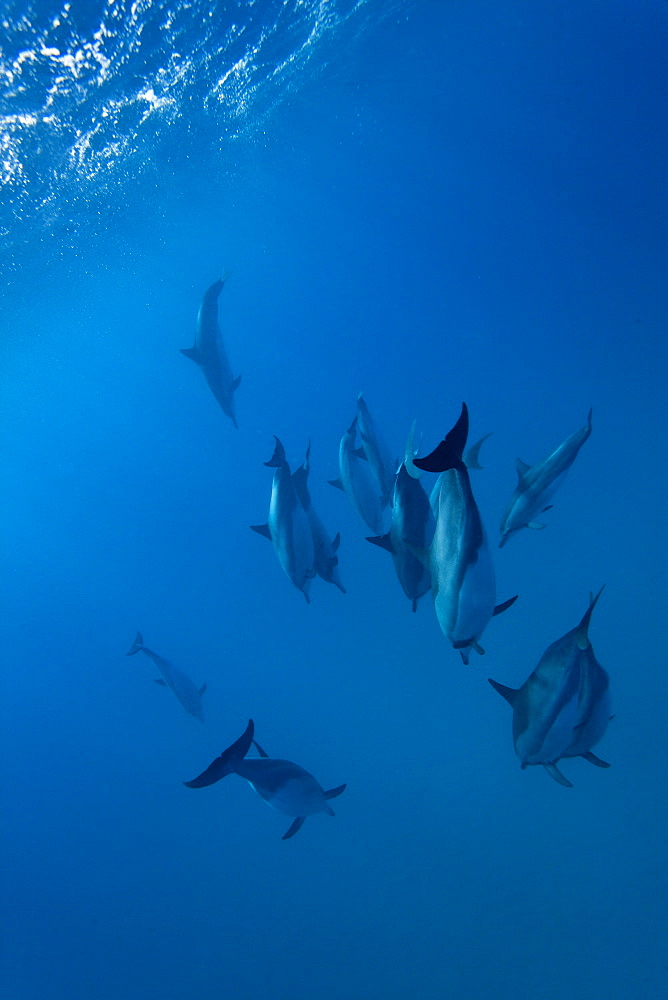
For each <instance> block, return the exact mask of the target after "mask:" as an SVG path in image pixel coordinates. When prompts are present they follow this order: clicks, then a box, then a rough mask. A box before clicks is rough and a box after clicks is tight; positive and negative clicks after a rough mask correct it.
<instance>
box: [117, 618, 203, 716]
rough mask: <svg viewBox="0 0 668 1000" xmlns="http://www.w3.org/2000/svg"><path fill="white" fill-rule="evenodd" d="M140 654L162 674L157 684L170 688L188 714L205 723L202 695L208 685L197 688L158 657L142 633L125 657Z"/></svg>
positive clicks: (172, 665) (175, 668)
mask: <svg viewBox="0 0 668 1000" xmlns="http://www.w3.org/2000/svg"><path fill="white" fill-rule="evenodd" d="M140 652H141V653H144V654H145V655H146V656H148V658H149V660H152V661H153V663H154V664H155V665H156V667H157V668H158V670H159V671H160V673H161V674H162V676H161V677H159V678H157V679H156V684H161V685H164V686H165V687H168V688H169V690H170V691H171V692H172V694H173V695H174V697H175V698H176V700H177V701H179V702H181V704H182V705H183V707H184V708H185V710H186V712H189V713H190V715H194V716H195V718H196V719H199V720H200V722H204V712H203V710H202V695H203V694H204V692H205V691H206V684H202V686H201V687H200V688H198V687H196V685H195V684H193V682H192V681H191V680H190V678H189V677H188V676H187V674H184V672H183V671H182V670H180V669H179V667H177V666H175V665H174V664H173V663H170V662H169V660H165V659H163V658H162V656H158V654H157V653H154V652H153V650H152V649H149V648H148V647H147V646H145V645H144V639H143V636H142V634H141V632H137V635H136V637H135V641H134V642H133V643H132V645H131V646H130V648H129V650H128V651H127V653H126V654H125V655H126V656H134V655H135V654H136V653H140Z"/></svg>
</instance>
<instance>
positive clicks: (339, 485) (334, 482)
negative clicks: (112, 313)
mask: <svg viewBox="0 0 668 1000" xmlns="http://www.w3.org/2000/svg"><path fill="white" fill-rule="evenodd" d="M327 482H328V483H329V485H330V486H336V488H337V490H342V489H343V483H342V482H341V480H340V479H328V480H327Z"/></svg>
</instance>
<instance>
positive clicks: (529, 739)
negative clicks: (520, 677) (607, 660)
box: [489, 588, 611, 787]
mask: <svg viewBox="0 0 668 1000" xmlns="http://www.w3.org/2000/svg"><path fill="white" fill-rule="evenodd" d="M601 591H602V588H601ZM601 591H599V592H598V594H597V595H596V597H592V598H591V600H590V603H589V607H588V608H587V611H586V612H585V614H584V616H583V617H582V619H581V621H580V622H579V624H578V625H577V626H576V627H575V628H574V629H571V631H570V632H567V633H566V635H564V636H562V637H561V638H560V639H557V641H556V642H553V643H552V644H551V645H550V646H548V648H547V649H546V650H545V652H544V653H543V655H542V657H541V658H540V661H539V662H538V665H537V666H536V668H535V670H534V671H533V672H532V674H531V675H530V676H529V677H528V678H527V680H526V681H525V682H524V684H523V685H522V686H521V687H520V688H517V689H515V688H509V687H506V686H505V685H504V684H499V683H498V682H497V681H494V680H492V679H491V678H490V681H489V683H490V684H491V685H492V687H493V688H494V689H495V690H496V691H498V693H499V694H500V695H501V696H502V697H503V698H505V700H506V701H507V702H508V703H509V705H510V706H511V708H512V709H513V743H514V745H515V752H516V754H517V756H518V758H519V759H520V762H521V765H522V767H523V768H524V767H526V766H527V765H531V764H542V766H543V767H544V768H545V769H546V771H547V772H548V774H550V775H551V777H552V778H554V780H555V781H557V782H558V783H559V784H561V785H565V786H567V787H571V782H570V781H569V780H568V779H567V778H566V777H564V775H563V774H562V773H561V771H560V770H559V768H558V767H557V763H558V762H559V760H560V759H561V758H562V757H584V758H585V760H588V761H589V762H590V763H592V764H596V765H597V766H598V767H609V764H607V763H605V761H602V760H600V758H598V757H596V756H595V754H593V753H592V748H593V747H594V746H596V744H597V743H598V742H599V741H600V740H601V739H602V737H603V735H604V734H605V731H606V728H607V725H608V722H609V720H610V717H611V716H610V691H609V686H610V685H609V678H608V674H607V672H606V671H605V670H604V669H603V667H602V666H601V665H600V663H598V661H597V660H596V657H595V655H594V651H593V649H592V646H591V642H590V641H589V634H588V630H589V623H590V621H591V615H592V612H593V610H594V607H595V605H596V602H597V601H598V599H599V597H600V595H601Z"/></svg>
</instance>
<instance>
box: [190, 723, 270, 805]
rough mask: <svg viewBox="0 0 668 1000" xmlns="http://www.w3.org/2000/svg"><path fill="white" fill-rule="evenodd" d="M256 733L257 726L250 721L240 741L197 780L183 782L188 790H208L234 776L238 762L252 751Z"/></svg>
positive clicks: (224, 751)
mask: <svg viewBox="0 0 668 1000" xmlns="http://www.w3.org/2000/svg"><path fill="white" fill-rule="evenodd" d="M254 732H255V726H254V724H253V720H252V719H249V720H248V725H247V726H246V729H245V730H244V732H243V734H242V735H241V736H240V737H239V739H238V740H235V741H234V743H232V745H231V746H229V747H228V748H227V750H223V752H222V753H221V755H220V757H216V759H215V760H214V761H212V762H211V763H210V764H209V766H208V767H207V769H206V770H205V771H202V773H201V774H198V775H197V777H196V778H193V779H192V781H184V782H183V784H184V785H185V786H186V788H206V786H207V785H213V784H215V783H216V781H220V779H221V778H224V777H226V775H228V774H232V773H233V772H234V770H235V764H236V762H237V761H239V760H243V758H244V757H245V756H246V754H247V753H248V751H249V750H250V746H251V743H252V742H253V733H254Z"/></svg>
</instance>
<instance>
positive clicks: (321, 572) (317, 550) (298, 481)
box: [292, 443, 346, 594]
mask: <svg viewBox="0 0 668 1000" xmlns="http://www.w3.org/2000/svg"><path fill="white" fill-rule="evenodd" d="M310 458H311V445H310V443H309V446H308V448H307V449H306V458H305V459H304V463H303V465H300V466H299V468H298V469H295V471H294V472H293V473H292V482H293V484H294V487H295V491H296V493H297V496H298V497H299V500H300V503H301V505H302V507H303V508H304V510H305V511H306V516H307V518H308V522H309V524H310V525H311V537H312V538H313V551H314V560H315V561H314V566H315V571H316V573H317V574H318V576H319V577H322V579H323V580H326V581H327V583H333V584H334V585H335V586H336V587H338V588H339V590H340V591H341V592H342V593H343V594H345V592H346V588H345V587H344V586H343V584H342V583H341V577H340V575H339V557H338V556H337V554H336V553H337V551H338V548H339V543H340V541H341V536H340V535H339V534H338V532H337V534H336V535H335V536H334V538H333V539H330V536H329V534H328V533H327V529H326V528H325V526H324V524H323V523H322V521H321V520H320V517H319V516H318V512H317V510H316V509H315V507H314V506H313V503H312V501H311V494H310V492H309V488H308V475H309V472H310V470H311V463H310Z"/></svg>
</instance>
